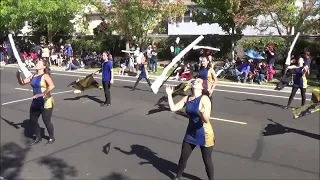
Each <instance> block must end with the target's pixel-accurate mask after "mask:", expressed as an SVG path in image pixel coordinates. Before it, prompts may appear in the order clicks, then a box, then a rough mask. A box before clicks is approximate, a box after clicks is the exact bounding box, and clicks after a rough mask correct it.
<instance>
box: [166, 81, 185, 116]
mask: <svg viewBox="0 0 320 180" xmlns="http://www.w3.org/2000/svg"><path fill="white" fill-rule="evenodd" d="M166 91H167V94H168V103H169V107H170V111H172V112H176V111H179V110H180V109H182V108H183V107H184V105H185V104H186V102H187V99H188V96H185V97H183V98H182V99H181V100H180V101H179V102H178V103H177V104H174V102H173V98H172V92H173V87H171V86H167V88H166Z"/></svg>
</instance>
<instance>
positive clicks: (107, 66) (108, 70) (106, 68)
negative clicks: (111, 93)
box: [101, 61, 113, 82]
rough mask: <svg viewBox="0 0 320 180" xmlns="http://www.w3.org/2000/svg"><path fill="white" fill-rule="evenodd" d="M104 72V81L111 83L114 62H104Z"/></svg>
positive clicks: (102, 65) (102, 69)
mask: <svg viewBox="0 0 320 180" xmlns="http://www.w3.org/2000/svg"><path fill="white" fill-rule="evenodd" d="M101 67H102V68H101V71H102V81H105V82H110V80H111V70H112V68H113V65H112V61H107V62H103V63H102V64H101Z"/></svg>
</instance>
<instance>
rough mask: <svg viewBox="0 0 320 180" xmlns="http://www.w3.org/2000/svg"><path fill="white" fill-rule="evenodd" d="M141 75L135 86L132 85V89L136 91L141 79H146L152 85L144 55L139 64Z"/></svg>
mask: <svg viewBox="0 0 320 180" xmlns="http://www.w3.org/2000/svg"><path fill="white" fill-rule="evenodd" d="M139 70H140V71H139V72H140V74H139V77H138V79H137V81H136V83H135V84H134V86H133V87H132V89H131V91H134V90H135V89H136V87H137V85H138V83H139V82H140V81H141V79H145V80H146V81H147V83H148V84H149V86H151V83H150V80H149V77H148V71H147V65H146V57H145V56H143V57H142V60H141V64H139Z"/></svg>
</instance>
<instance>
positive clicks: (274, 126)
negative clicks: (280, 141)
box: [262, 119, 320, 140]
mask: <svg viewBox="0 0 320 180" xmlns="http://www.w3.org/2000/svg"><path fill="white" fill-rule="evenodd" d="M268 120H269V121H270V122H272V123H271V124H268V125H267V127H265V129H264V130H265V131H264V132H263V133H262V134H263V136H272V135H279V134H285V133H296V134H300V135H303V136H307V137H309V138H313V139H317V140H320V135H318V134H313V133H310V132H306V131H302V130H299V129H294V128H290V127H286V126H283V125H282V124H279V123H277V122H274V121H273V120H272V119H268Z"/></svg>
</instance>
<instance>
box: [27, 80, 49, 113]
mask: <svg viewBox="0 0 320 180" xmlns="http://www.w3.org/2000/svg"><path fill="white" fill-rule="evenodd" d="M30 85H31V87H32V88H33V95H36V94H41V93H43V92H44V91H45V90H46V88H47V84H46V82H45V80H44V78H43V75H39V76H35V77H33V78H32V79H31V82H30ZM53 103H54V99H53V97H52V96H51V95H50V94H48V95H45V96H41V97H38V98H37V99H33V100H32V104H31V106H32V107H33V108H39V109H43V108H46V109H48V108H52V107H53Z"/></svg>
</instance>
